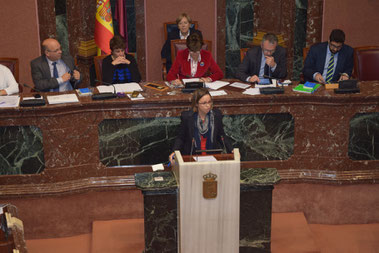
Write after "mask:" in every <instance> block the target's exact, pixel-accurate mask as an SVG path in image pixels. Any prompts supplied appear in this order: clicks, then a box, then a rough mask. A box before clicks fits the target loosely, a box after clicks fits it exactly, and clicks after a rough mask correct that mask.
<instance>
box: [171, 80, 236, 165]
mask: <svg viewBox="0 0 379 253" xmlns="http://www.w3.org/2000/svg"><path fill="white" fill-rule="evenodd" d="M180 119H181V124H180V128H179V133H178V137H177V138H176V140H175V144H174V147H173V150H174V151H175V150H180V152H181V154H182V155H189V154H191V150H192V153H195V151H196V150H206V149H224V148H225V149H226V152H228V153H230V152H231V151H232V149H233V147H232V145H231V144H230V142H229V140H228V138H227V137H226V136H225V132H224V126H223V124H222V113H221V111H220V110H218V109H215V108H213V102H212V97H211V95H210V94H209V91H208V90H207V89H206V88H201V89H197V90H196V91H195V92H194V93H193V96H192V110H189V111H184V112H182V115H181V117H180ZM224 143H225V146H224ZM173 156H174V153H171V155H170V156H169V160H170V162H171V163H172V162H173Z"/></svg>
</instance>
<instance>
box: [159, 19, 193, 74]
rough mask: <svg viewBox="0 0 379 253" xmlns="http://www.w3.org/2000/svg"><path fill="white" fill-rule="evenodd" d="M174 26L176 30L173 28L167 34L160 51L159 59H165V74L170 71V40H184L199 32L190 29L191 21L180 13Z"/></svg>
mask: <svg viewBox="0 0 379 253" xmlns="http://www.w3.org/2000/svg"><path fill="white" fill-rule="evenodd" d="M176 24H177V25H178V28H174V29H173V30H172V31H171V32H170V33H169V34H167V40H166V42H165V43H164V45H163V47H162V51H161V57H162V58H165V59H166V70H167V73H168V72H169V71H170V69H171V66H172V62H171V40H178V39H182V40H185V39H187V37H188V36H189V35H190V34H191V33H193V32H200V31H199V30H195V29H194V28H190V27H191V24H192V19H191V18H190V17H189V16H188V15H187V14H186V13H182V14H180V16H179V17H178V18H177V19H176Z"/></svg>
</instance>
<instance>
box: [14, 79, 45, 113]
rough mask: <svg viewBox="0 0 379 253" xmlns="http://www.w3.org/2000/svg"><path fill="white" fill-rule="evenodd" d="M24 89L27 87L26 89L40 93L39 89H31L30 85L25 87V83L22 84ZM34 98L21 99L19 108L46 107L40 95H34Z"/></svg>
mask: <svg viewBox="0 0 379 253" xmlns="http://www.w3.org/2000/svg"><path fill="white" fill-rule="evenodd" d="M23 86H24V87H27V88H30V89H32V90H36V91H38V92H42V91H40V90H39V89H37V88H35V87H34V88H33V87H31V86H30V85H27V84H26V83H24V84H23ZM34 97H35V98H32V99H24V98H23V99H22V101H20V106H23V107H27V106H42V105H46V101H45V99H44V98H43V97H42V96H41V95H40V94H36V95H34Z"/></svg>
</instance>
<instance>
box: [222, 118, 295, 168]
mask: <svg viewBox="0 0 379 253" xmlns="http://www.w3.org/2000/svg"><path fill="white" fill-rule="evenodd" d="M223 122H224V126H225V133H226V135H227V136H229V137H230V138H231V139H232V143H233V147H236V148H239V149H240V154H241V161H265V160H286V159H288V158H289V157H290V156H291V155H292V154H293V148H294V125H295V124H294V119H293V118H292V116H291V115H290V114H287V113H280V114H250V115H228V116H224V119H223Z"/></svg>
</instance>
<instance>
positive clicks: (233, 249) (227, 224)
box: [173, 149, 240, 253]
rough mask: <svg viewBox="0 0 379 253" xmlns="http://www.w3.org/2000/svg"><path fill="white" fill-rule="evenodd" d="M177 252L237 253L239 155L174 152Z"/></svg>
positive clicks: (235, 150) (237, 152)
mask: <svg viewBox="0 0 379 253" xmlns="http://www.w3.org/2000/svg"><path fill="white" fill-rule="evenodd" d="M175 157H176V162H175V165H174V169H173V172H174V175H175V178H176V181H177V184H178V191H179V199H178V225H179V226H178V237H179V240H178V243H179V245H178V249H179V252H180V253H193V252H198V253H238V252H239V217H240V153H239V150H238V149H234V150H233V153H232V154H214V155H212V156H198V155H196V154H194V155H192V156H182V155H181V153H180V152H179V151H175Z"/></svg>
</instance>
